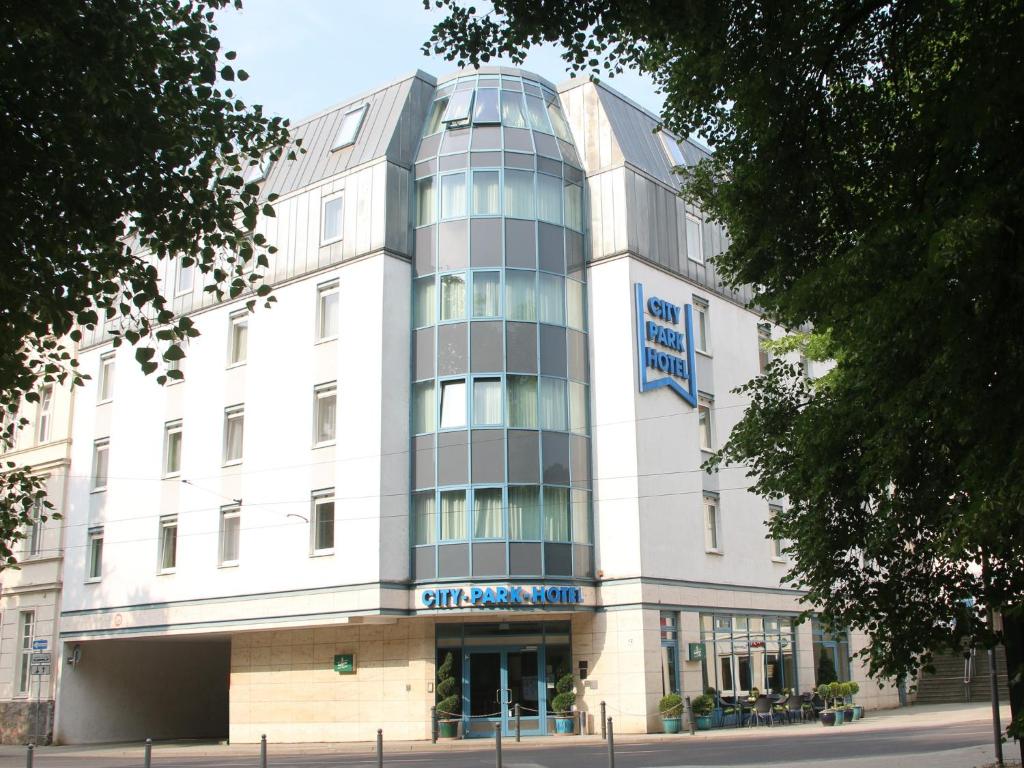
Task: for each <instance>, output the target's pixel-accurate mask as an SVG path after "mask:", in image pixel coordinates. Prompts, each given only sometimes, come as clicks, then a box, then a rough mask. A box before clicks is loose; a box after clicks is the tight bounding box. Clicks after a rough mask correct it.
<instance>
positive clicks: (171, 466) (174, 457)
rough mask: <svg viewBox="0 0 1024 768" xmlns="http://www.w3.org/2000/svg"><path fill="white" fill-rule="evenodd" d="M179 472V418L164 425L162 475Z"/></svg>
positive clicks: (171, 474) (169, 475)
mask: <svg viewBox="0 0 1024 768" xmlns="http://www.w3.org/2000/svg"><path fill="white" fill-rule="evenodd" d="M179 474H181V420H180V419H179V420H178V421H169V422H167V423H166V424H165V425H164V477H175V476H177V475H179Z"/></svg>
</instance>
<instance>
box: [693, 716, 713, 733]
mask: <svg viewBox="0 0 1024 768" xmlns="http://www.w3.org/2000/svg"><path fill="white" fill-rule="evenodd" d="M694 721H695V722H696V723H697V730H698V731H709V730H711V724H712V722H713V721H712V718H711V715H697V717H696V718H694Z"/></svg>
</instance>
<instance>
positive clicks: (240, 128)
mask: <svg viewBox="0 0 1024 768" xmlns="http://www.w3.org/2000/svg"><path fill="white" fill-rule="evenodd" d="M228 4H229V0H190V1H180V0H136V1H134V2H119V1H118V0H53V1H52V2H49V1H48V2H45V3H5V4H4V5H3V8H2V10H0V71H3V73H4V76H3V78H2V81H0V103H2V104H3V110H2V112H0V146H3V147H4V152H5V153H4V171H5V174H4V176H5V178H4V184H3V186H2V187H0V256H2V259H3V273H2V275H0V414H2V416H3V427H2V429H0V442H2V447H3V448H4V449H9V448H10V447H12V445H13V441H14V439H15V437H16V435H17V432H18V430H19V429H20V428H21V427H22V426H23V425H24V424H25V420H24V419H19V418H18V411H19V408H20V407H21V405H22V403H23V402H29V403H32V402H36V401H37V400H38V393H37V389H38V387H39V385H40V384H42V383H44V382H53V381H60V382H65V381H67V380H68V378H69V377H70V379H71V380H72V381H73V382H75V383H81V381H82V378H83V377H82V375H81V374H80V373H79V372H78V370H77V364H76V361H75V359H74V354H73V353H72V352H70V351H68V347H67V345H66V344H62V343H61V341H60V340H61V339H63V338H70V339H71V340H73V341H77V340H79V339H80V338H81V329H82V328H86V329H93V328H95V327H97V326H98V325H101V324H104V325H105V326H106V327H107V328H108V330H109V332H110V333H111V334H112V335H113V337H114V344H115V345H120V344H121V343H122V342H127V343H129V344H133V345H136V350H135V357H136V359H137V361H138V363H139V365H140V366H141V367H142V370H143V371H144V372H145V373H147V374H150V373H153V372H155V371H156V370H157V368H158V363H157V360H158V359H159V357H162V358H163V359H164V360H168V361H169V360H176V359H180V358H181V357H182V356H183V355H184V351H183V349H182V347H181V344H180V343H181V342H182V341H184V340H187V339H189V338H192V337H194V336H196V335H198V332H197V331H196V330H195V328H194V327H193V324H192V321H191V320H190V319H189V318H188V317H175V316H174V314H173V312H172V311H171V308H170V305H169V303H168V301H167V299H166V298H165V296H164V295H163V293H162V287H161V284H160V281H159V273H158V270H157V263H158V262H159V260H161V259H171V258H179V257H180V258H181V263H182V264H183V265H184V266H186V267H187V266H189V265H196V267H197V268H198V270H199V272H201V273H202V274H203V275H204V276H205V280H206V283H207V286H206V288H205V290H207V291H211V292H213V293H215V294H216V295H217V296H218V297H219V298H224V297H225V296H229V297H231V298H235V297H238V296H249V297H250V300H249V302H248V305H249V308H250V309H252V307H253V306H254V305H255V303H256V302H257V300H258V298H263V299H265V300H270V299H271V298H272V297H269V296H268V293H269V287H268V286H266V285H264V284H263V282H262V278H261V275H262V272H263V270H264V269H265V268H266V266H267V259H266V253H267V252H270V251H272V249H269V248H267V247H266V242H265V240H264V238H263V236H262V235H259V234H256V235H254V234H252V230H253V229H254V227H255V223H256V218H257V216H258V215H259V214H260V213H261V212H262V213H263V214H264V215H267V216H272V215H273V209H272V208H271V207H270V205H269V202H270V200H271V198H270V197H267V198H266V199H261V197H260V188H259V185H258V184H257V183H255V180H250V181H248V183H247V181H246V179H245V173H246V171H247V170H248V169H250V168H252V167H255V166H256V164H257V163H258V162H260V161H261V160H264V161H265V160H267V159H276V158H279V157H280V156H281V155H282V152H283V151H284V147H285V143H286V141H287V139H288V121H287V120H282V119H281V118H278V117H274V118H268V117H266V116H264V115H263V112H262V109H261V108H260V107H259V106H256V107H254V108H250V107H247V106H246V105H245V104H243V103H242V102H241V101H240V100H238V99H237V98H235V95H234V93H233V92H232V90H231V88H230V87H225V85H227V86H230V81H233V80H235V79H236V78H237V79H239V80H244V79H246V78H247V75H246V73H245V72H244V71H243V70H237V71H236V70H235V69H234V67H233V66H232V65H231V64H229V63H226V62H228V61H231V60H233V59H234V58H235V55H234V53H232V52H226V53H224V54H223V56H221V55H220V44H219V42H218V41H217V39H216V37H214V33H215V31H216V29H217V28H216V25H215V23H214V14H215V11H217V10H219V9H222V8H224V7H225V6H226V5H228ZM234 6H235V7H236V8H238V7H240V2H238V0H235V2H234ZM158 352H159V355H158ZM181 377H182V374H181V372H180V371H173V370H172V371H168V372H167V373H164V374H160V375H159V376H158V377H157V381H158V382H160V383H161V384H162V383H164V382H165V381H166V379H167V378H181ZM3 469H4V472H3V474H0V564H6V565H13V564H14V562H15V558H14V555H13V552H12V545H13V544H14V543H15V542H16V541H17V540H18V539H20V538H23V534H22V532H21V529H22V528H23V527H24V526H25V525H26V524H27V523H28V521H29V519H30V518H29V515H30V510H31V508H32V505H33V503H34V502H36V501H37V500H42V499H44V498H45V492H44V490H43V487H42V484H41V480H40V478H37V477H35V476H34V475H33V474H32V472H31V468H25V467H16V466H15V465H14V463H13V462H6V463H5V466H4V468H3ZM45 506H46V508H47V509H52V505H50V504H49V502H45ZM44 519H45V516H44ZM0 567H3V566H2V565H0Z"/></svg>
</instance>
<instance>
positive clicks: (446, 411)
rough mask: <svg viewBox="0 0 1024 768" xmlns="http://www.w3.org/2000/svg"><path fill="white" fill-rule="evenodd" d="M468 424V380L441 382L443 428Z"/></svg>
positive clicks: (453, 427) (456, 427)
mask: <svg viewBox="0 0 1024 768" xmlns="http://www.w3.org/2000/svg"><path fill="white" fill-rule="evenodd" d="M465 426H466V382H465V381H464V380H462V379H456V380H454V381H442V382H441V429H458V428H460V427H465Z"/></svg>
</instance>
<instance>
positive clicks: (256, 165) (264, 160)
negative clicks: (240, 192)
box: [242, 152, 274, 184]
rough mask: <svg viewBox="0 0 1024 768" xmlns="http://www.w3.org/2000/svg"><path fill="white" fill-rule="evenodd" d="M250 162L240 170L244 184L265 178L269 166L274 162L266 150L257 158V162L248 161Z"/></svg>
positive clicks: (268, 171)
mask: <svg viewBox="0 0 1024 768" xmlns="http://www.w3.org/2000/svg"><path fill="white" fill-rule="evenodd" d="M250 163H251V164H250V165H249V166H247V167H246V169H245V171H243V172H242V181H244V182H245V183H246V184H252V183H253V182H256V181H263V179H265V178H267V174H268V173H270V166H271V165H273V163H274V158H272V157H271V156H270V153H269V152H267V153H266V154H265V155H263V157H261V158H260V159H259V162H252V161H250Z"/></svg>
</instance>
